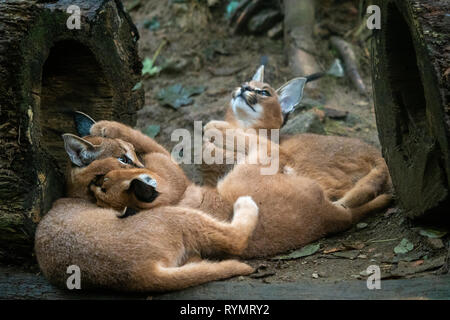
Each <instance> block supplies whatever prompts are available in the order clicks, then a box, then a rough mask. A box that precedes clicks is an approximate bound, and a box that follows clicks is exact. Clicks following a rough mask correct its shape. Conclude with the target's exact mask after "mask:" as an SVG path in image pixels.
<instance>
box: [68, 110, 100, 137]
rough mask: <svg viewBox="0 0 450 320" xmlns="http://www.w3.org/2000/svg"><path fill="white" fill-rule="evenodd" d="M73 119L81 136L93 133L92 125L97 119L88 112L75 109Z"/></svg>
mask: <svg viewBox="0 0 450 320" xmlns="http://www.w3.org/2000/svg"><path fill="white" fill-rule="evenodd" d="M73 121H74V122H75V128H76V130H77V133H78V135H79V136H80V137H85V136H88V135H90V134H91V127H92V126H93V125H94V123H95V121H94V120H93V119H92V118H91V117H89V116H88V115H87V114H85V113H83V112H81V111H75V112H74V113H73Z"/></svg>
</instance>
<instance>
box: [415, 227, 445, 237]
mask: <svg viewBox="0 0 450 320" xmlns="http://www.w3.org/2000/svg"><path fill="white" fill-rule="evenodd" d="M419 234H420V235H421V236H424V237H428V238H432V239H436V238H442V237H443V236H445V235H446V234H447V231H441V230H436V229H421V230H420V232H419Z"/></svg>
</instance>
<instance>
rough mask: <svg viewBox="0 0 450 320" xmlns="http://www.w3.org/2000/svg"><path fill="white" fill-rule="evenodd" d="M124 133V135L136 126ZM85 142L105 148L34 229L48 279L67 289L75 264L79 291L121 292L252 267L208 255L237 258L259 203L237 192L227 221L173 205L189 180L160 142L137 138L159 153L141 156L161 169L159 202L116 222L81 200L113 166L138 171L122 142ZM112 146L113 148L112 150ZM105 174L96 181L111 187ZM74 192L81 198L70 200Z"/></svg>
mask: <svg viewBox="0 0 450 320" xmlns="http://www.w3.org/2000/svg"><path fill="white" fill-rule="evenodd" d="M129 130H130V131H128V128H127V132H128V133H133V131H134V130H131V129H129ZM102 132H104V131H102ZM136 137H137V139H141V138H142V136H140V135H139V134H137V133H134V134H133V138H134V139H135V138H136ZM85 139H87V140H89V142H90V143H92V144H94V145H96V146H98V147H99V146H102V149H101V150H103V151H104V153H102V154H100V155H99V160H95V161H93V162H91V163H90V164H89V165H87V166H86V167H83V168H72V170H71V174H70V176H69V177H70V179H69V180H70V184H71V188H70V189H69V194H68V196H70V197H73V198H63V199H60V200H57V201H56V202H55V203H54V205H53V207H52V209H51V210H50V211H49V212H48V213H47V214H46V215H45V216H44V218H43V219H42V220H41V222H40V223H39V225H38V228H37V230H36V236H35V252H36V257H37V260H38V263H39V266H40V268H41V270H42V272H43V273H44V275H45V276H46V277H47V278H48V279H49V280H50V281H51V282H52V283H54V284H56V285H58V286H62V287H64V286H65V284H66V280H67V278H68V277H69V274H67V273H66V270H67V268H68V267H69V266H70V265H77V266H78V267H79V268H80V271H81V286H82V288H84V289H86V288H90V287H104V288H111V289H116V290H125V291H166V290H177V289H183V288H186V287H189V286H194V285H198V284H201V283H205V282H208V281H213V280H218V279H224V278H228V277H232V276H236V275H245V274H249V273H251V272H252V271H253V269H252V268H251V267H250V266H249V265H247V264H245V263H242V262H239V261H237V260H224V261H220V262H213V261H208V260H205V257H209V256H217V255H218V254H223V253H225V254H228V255H239V254H240V253H242V252H243V250H244V249H245V248H246V246H247V243H248V239H249V236H250V235H251V233H252V232H253V230H254V228H255V225H256V223H257V218H258V207H257V206H256V204H255V203H254V202H253V201H252V199H251V198H250V197H240V198H239V199H238V200H237V201H236V202H235V203H234V215H233V217H232V219H231V221H230V222H224V221H219V220H217V219H215V218H213V217H212V216H211V215H208V214H206V213H204V212H203V211H200V210H195V209H192V208H187V207H182V206H171V204H175V203H176V202H178V200H179V198H180V197H182V196H183V194H184V192H185V189H186V186H187V183H186V181H187V179H186V178H185V176H184V174H183V172H182V170H181V169H180V168H178V167H177V166H176V165H175V164H174V163H173V162H172V161H171V160H170V159H168V156H167V154H168V153H167V151H165V150H164V152H162V153H158V151H160V149H159V147H158V146H159V145H158V144H157V143H156V142H153V141H152V140H151V139H149V138H147V139H145V140H147V141H145V140H142V141H141V142H142V143H143V144H142V146H144V147H143V149H141V150H142V151H144V152H145V151H146V150H150V151H152V150H156V153H153V154H152V153H150V154H147V155H146V156H145V163H147V164H148V165H149V167H151V166H152V164H156V168H157V170H158V171H157V172H158V175H159V176H158V180H159V181H161V183H160V184H159V185H158V187H159V191H160V192H161V197H158V198H157V200H158V201H159V202H155V204H159V206H158V207H156V208H153V209H147V210H143V211H141V212H140V213H139V214H137V215H134V216H130V217H127V218H125V219H119V218H117V211H116V210H113V209H108V208H99V207H97V206H96V205H95V204H93V203H91V202H90V201H88V200H86V199H89V194H90V193H91V191H90V189H91V190H93V193H94V194H95V192H102V191H101V190H100V191H99V190H98V189H99V187H98V186H96V185H95V184H93V183H92V181H94V180H96V179H98V176H99V175H105V174H107V173H110V174H114V173H115V172H120V171H117V169H122V172H125V173H126V174H128V175H132V174H133V173H134V172H135V171H136V170H142V169H136V168H134V169H132V168H130V167H129V166H124V165H123V164H121V163H120V162H118V161H117V156H118V155H120V153H121V152H123V150H122V149H121V148H120V143H119V144H114V142H112V141H111V139H110V138H99V137H95V138H92V137H87V138H85ZM114 140H117V141H116V142H120V141H119V139H114ZM136 145H139V144H136ZM111 146H115V147H114V148H115V149H116V150H115V151H111V148H110V147H111ZM114 148H113V149H114ZM145 148H147V149H145ZM171 165H172V167H171ZM124 168H128V169H126V170H124ZM114 170H116V171H114ZM146 170H148V169H146ZM152 174H154V172H152ZM160 177H161V178H160ZM105 178H106V177H103V178H102V179H101V180H102V183H103V184H106V185H105V186H104V188H106V187H108V186H107V183H108V180H107V179H105ZM121 178H123V177H122V176H121ZM163 181H167V183H166V184H164V183H163ZM83 192H84V193H85V194H82V193H83ZM115 195H116V198H117V199H116V198H111V199H108V201H109V202H111V204H112V205H113V206H116V207H117V203H120V201H119V200H120V196H119V194H115ZM78 196H81V198H82V199H80V198H75V197H78ZM112 199H114V200H115V201H116V202H114V201H113V200H112ZM99 202H101V200H99Z"/></svg>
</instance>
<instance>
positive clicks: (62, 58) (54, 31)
mask: <svg viewBox="0 0 450 320" xmlns="http://www.w3.org/2000/svg"><path fill="white" fill-rule="evenodd" d="M70 5H78V6H79V7H80V8H81V25H80V26H81V29H79V30H77V29H74V30H70V29H69V28H68V27H67V24H66V22H67V20H68V18H69V16H71V13H67V12H66V11H67V8H68V7H69V6H70ZM137 37H138V35H137V31H136V28H135V26H134V25H133V24H132V22H131V20H130V18H129V16H128V14H126V13H125V12H124V11H123V7H122V4H121V3H120V2H119V1H111V0H85V1H80V0H71V1H68V0H60V1H21V0H15V1H13V0H8V1H6V2H1V3H0V260H3V261H5V260H11V259H15V258H17V257H24V256H30V254H31V252H32V250H31V248H32V244H33V238H34V229H35V226H36V224H37V222H38V221H39V220H40V218H41V217H42V215H43V214H45V213H46V212H47V211H48V210H49V208H50V207H51V204H52V202H53V201H54V200H55V199H56V198H58V197H60V196H62V195H63V194H64V174H63V173H64V169H65V166H66V163H67V157H66V156H65V152H64V145H63V142H62V138H61V134H62V133H65V132H71V133H75V129H74V127H73V124H72V123H73V121H72V115H71V111H74V110H80V111H83V112H85V113H87V114H89V115H91V116H92V117H94V119H120V121H121V122H124V123H128V124H134V123H135V112H136V109H137V108H139V107H141V106H142V104H143V99H144V95H143V90H142V89H140V90H134V91H133V90H132V88H133V87H134V86H135V84H136V83H137V82H138V81H139V79H140V74H141V67H142V65H141V62H140V60H139V57H138V53H137V45H136V41H137Z"/></svg>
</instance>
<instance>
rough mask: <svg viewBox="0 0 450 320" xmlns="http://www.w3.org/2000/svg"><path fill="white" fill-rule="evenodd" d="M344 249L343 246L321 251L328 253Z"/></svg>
mask: <svg viewBox="0 0 450 320" xmlns="http://www.w3.org/2000/svg"><path fill="white" fill-rule="evenodd" d="M342 250H345V248H343V247H336V248H331V249H328V250H323V253H325V254H328V253H333V252H338V251H342Z"/></svg>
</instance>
